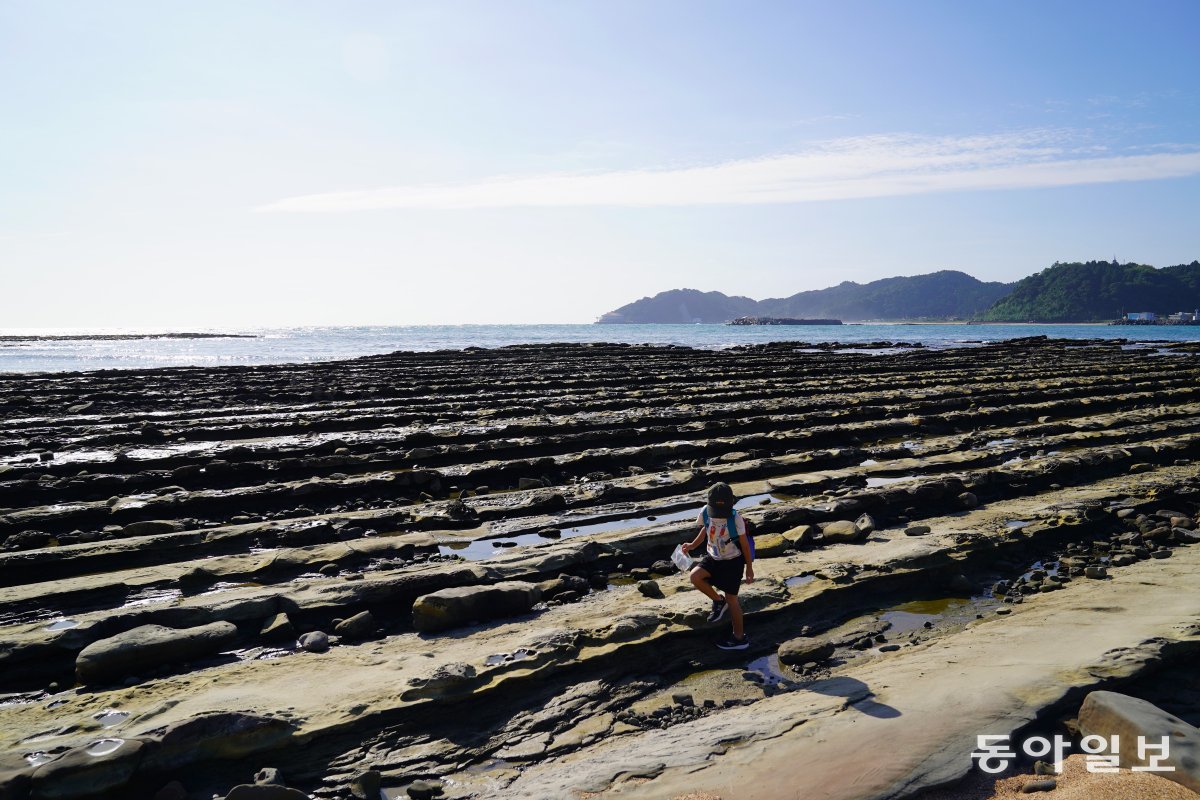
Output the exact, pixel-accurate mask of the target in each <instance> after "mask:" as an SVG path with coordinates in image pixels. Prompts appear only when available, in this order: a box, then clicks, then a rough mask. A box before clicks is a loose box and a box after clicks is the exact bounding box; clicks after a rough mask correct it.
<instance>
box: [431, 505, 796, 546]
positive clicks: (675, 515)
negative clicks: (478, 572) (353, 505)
mask: <svg viewBox="0 0 1200 800" xmlns="http://www.w3.org/2000/svg"><path fill="white" fill-rule="evenodd" d="M780 499H781V498H780V497H778V496H776V495H774V494H753V495H749V496H747V497H743V498H742V499H741V500H739V501H738V502H737V503H736V504H735V505H734V507H735V508H745V507H747V506H756V505H767V504H769V503H777V502H779V501H780ZM673 505H678V504H677V503H676V504H673ZM701 505H702V504H701V503H700V502H696V503H693V504H690V505H689V507H688V508H686V509H683V510H681V511H670V512H666V513H664V512H662V511H651V512H650V513H648V514H646V515H645V516H641V517H624V518H622V519H613V520H608V521H606V522H594V523H592V524H590V525H575V526H572V527H566V525H568V524H569V523H564V524H563V527H561V528H560V529H559V530H560V534H559V536H558V537H556V538H555V539H554V540H561V539H573V538H575V537H576V536H590V535H592V534H597V533H607V532H608V531H618V530H626V529H629V528H641V527H645V526H647V525H656V524H660V523H663V522H678V521H680V520H685V519H693V518H694V517H695V516H696V515H697V514H699V513H700V507H701ZM668 507H669V506H668ZM554 540H548V539H547V538H545V537H543V536H541V535H539V534H537V533H522V534H517V535H510V536H492V537H488V538H484V539H471V540H466V541H459V542H454V541H450V542H443V543H442V544H440V545H439V546H438V552H439V553H441V554H442V555H456V556H459V557H460V558H465V559H467V560H468V561H482V560H484V559H488V558H494V557H495V556H497V555H499V554H500V553H503V552H504V551H506V550H511V549H512V548H515V547H528V546H529V545H534V544H542V543H545V542H547V541H554Z"/></svg>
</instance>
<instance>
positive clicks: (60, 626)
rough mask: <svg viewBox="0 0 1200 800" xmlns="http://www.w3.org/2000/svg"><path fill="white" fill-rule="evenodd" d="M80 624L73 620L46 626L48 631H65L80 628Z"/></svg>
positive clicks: (61, 620) (62, 620)
mask: <svg viewBox="0 0 1200 800" xmlns="http://www.w3.org/2000/svg"><path fill="white" fill-rule="evenodd" d="M78 625H79V623H78V622H76V621H75V620H73V619H59V620H55V621H54V622H51V623H50V624H49V625H47V626H46V630H48V631H65V630H69V629H71V628H74V627H76V626H78Z"/></svg>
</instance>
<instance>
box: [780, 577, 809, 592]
mask: <svg viewBox="0 0 1200 800" xmlns="http://www.w3.org/2000/svg"><path fill="white" fill-rule="evenodd" d="M816 579H817V576H816V575H793V576H792V577H790V578H788V579H787V580H785V581H784V584H785V585H786V586H788V587H790V588H792V589H795V588H797V587H799V586H807V585H808V584H810V583H812V582H813V581H815V580H816Z"/></svg>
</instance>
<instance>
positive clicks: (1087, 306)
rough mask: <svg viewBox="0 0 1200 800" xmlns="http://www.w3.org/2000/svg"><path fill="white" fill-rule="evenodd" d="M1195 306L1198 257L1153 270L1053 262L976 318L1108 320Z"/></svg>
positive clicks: (1199, 284) (1199, 287) (1199, 293)
mask: <svg viewBox="0 0 1200 800" xmlns="http://www.w3.org/2000/svg"><path fill="white" fill-rule="evenodd" d="M1197 305H1200V262H1192V263H1191V264H1181V265H1179V266H1175V267H1167V268H1166V269H1155V268H1154V267H1152V266H1149V265H1147V264H1119V263H1117V262H1115V261H1088V262H1086V263H1078V262H1076V263H1070V264H1061V263H1055V264H1054V266H1052V267H1049V268H1047V269H1044V270H1042V271H1041V272H1039V273H1037V274H1036V275H1030V276H1029V277H1028V278H1025V279H1023V280H1021V281H1019V282H1018V283H1017V285H1016V287H1015V288H1014V289H1013V291H1012V293H1011V294H1009V295H1008V296H1007V297H1004V298H1002V299H1001V300H999V301H997V302H996V304H995V305H993V306H992V307H991V308H989V309H988V310H987V311H986V312H985V313H984V314H983V315H982V317H981V319H982V320H985V321H989V322H1107V321H1110V320H1114V319H1117V318H1118V317H1119V316H1120V315H1121V314H1122V313H1125V312H1129V311H1154V312H1156V313H1159V314H1166V313H1171V312H1174V311H1181V310H1192V309H1194V308H1196V306H1197Z"/></svg>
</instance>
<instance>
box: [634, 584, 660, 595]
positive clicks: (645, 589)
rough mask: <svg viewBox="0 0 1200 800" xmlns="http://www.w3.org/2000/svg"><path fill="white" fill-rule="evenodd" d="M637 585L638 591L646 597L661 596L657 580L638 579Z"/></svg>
mask: <svg viewBox="0 0 1200 800" xmlns="http://www.w3.org/2000/svg"><path fill="white" fill-rule="evenodd" d="M637 587H638V591H639V592H641V593H642V594H643V595H645V596H646V597H652V598H655V599H659V598H661V597H662V596H663V591H662V588H661V587H659V585H658V582H657V581H639V582H638V585H637Z"/></svg>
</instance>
